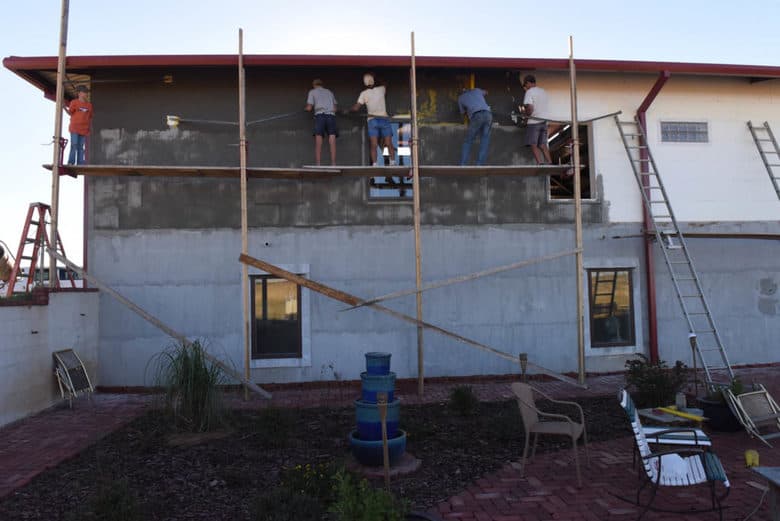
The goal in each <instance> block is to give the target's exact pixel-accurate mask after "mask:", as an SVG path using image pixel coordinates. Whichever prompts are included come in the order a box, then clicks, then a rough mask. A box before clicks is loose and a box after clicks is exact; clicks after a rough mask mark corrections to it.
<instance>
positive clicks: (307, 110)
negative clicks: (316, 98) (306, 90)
mask: <svg viewBox="0 0 780 521" xmlns="http://www.w3.org/2000/svg"><path fill="white" fill-rule="evenodd" d="M313 108H314V105H312V104H311V103H307V104H306V106H305V107H304V108H303V110H305V111H306V112H311V110H312V109H313Z"/></svg>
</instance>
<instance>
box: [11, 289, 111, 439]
mask: <svg viewBox="0 0 780 521" xmlns="http://www.w3.org/2000/svg"><path fill="white" fill-rule="evenodd" d="M99 300H100V295H99V294H98V293H96V292H88V293H51V294H50V295H49V305H48V306H30V307H24V306H22V307H0V425H5V424H6V423H9V422H12V421H14V420H18V419H20V418H23V417H25V416H28V415H30V414H33V413H36V412H38V411H40V410H42V409H45V408H46V407H49V406H51V405H53V404H54V403H56V402H57V401H58V400H60V391H59V387H58V386H57V381H56V378H55V377H54V373H53V371H54V365H53V361H52V356H51V354H52V353H53V352H54V351H59V350H61V349H68V348H72V349H74V350H75V351H76V353H77V354H78V355H79V357H80V358H81V360H82V361H83V362H84V365H85V367H86V369H87V372H88V373H89V376H90V378H92V383H93V385H95V384H96V381H95V377H96V376H97V374H96V373H97V367H98V342H99V334H98V328H99V324H100V305H99Z"/></svg>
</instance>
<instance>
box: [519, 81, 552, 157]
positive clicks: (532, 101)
mask: <svg viewBox="0 0 780 521" xmlns="http://www.w3.org/2000/svg"><path fill="white" fill-rule="evenodd" d="M523 89H525V98H523V104H522V105H521V106H520V112H521V113H522V114H523V115H524V116H525V117H526V118H528V126H527V127H526V129H525V144H526V145H527V146H530V147H531V152H533V154H534V159H536V163H537V164H539V165H543V164H552V159H551V158H550V148H549V147H548V146H547V121H545V120H544V119H539V118H546V117H548V116H547V92H545V90H544V89H543V88H541V87H537V85H536V76H534V75H533V74H528V75H526V76H525V77H524V78H523ZM533 116H536V117H533Z"/></svg>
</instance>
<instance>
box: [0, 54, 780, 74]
mask: <svg viewBox="0 0 780 521" xmlns="http://www.w3.org/2000/svg"><path fill="white" fill-rule="evenodd" d="M416 60H417V66H418V67H432V68H439V67H442V68H445V67H446V68H469V69H494V68H498V69H525V70H529V69H553V70H555V69H557V70H564V69H567V68H568V60H567V59H562V58H561V59H556V58H550V59H545V58H541V59H540V58H468V57H446V56H418V57H417V58H416ZM410 61H411V58H410V57H409V56H336V55H246V56H244V63H245V64H246V65H247V66H250V67H251V66H280V67H284V66H290V67H295V66H312V67H408V66H410V65H411V64H410ZM237 64H238V56H237V55H235V54H214V55H136V56H70V57H68V60H67V67H68V68H69V69H101V68H121V67H231V66H232V67H235V66H236V65H237ZM575 64H576V66H577V70H578V71H583V72H585V71H599V72H653V73H657V72H658V71H660V70H668V71H670V72H672V73H677V74H706V75H717V76H745V77H766V78H777V77H780V67H773V66H765V65H733V64H715V63H712V64H710V63H682V62H645V61H620V60H575ZM3 65H4V66H5V67H6V68H7V69H10V70H12V71H14V72H17V73H19V72H20V71H24V70H42V69H43V70H56V68H57V58H56V57H55V56H46V57H18V56H10V57H8V58H5V59H4V60H3Z"/></svg>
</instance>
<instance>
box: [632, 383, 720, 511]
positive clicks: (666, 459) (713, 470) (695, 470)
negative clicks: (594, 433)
mask: <svg viewBox="0 0 780 521" xmlns="http://www.w3.org/2000/svg"><path fill="white" fill-rule="evenodd" d="M618 400H619V401H620V406H621V407H623V410H625V411H626V414H627V415H628V419H629V421H630V422H631V429H632V430H633V431H634V439H635V441H636V447H637V450H638V452H639V456H640V458H641V460H642V471H640V472H639V479H640V482H641V484H640V486H639V488H638V489H637V492H636V499H635V500H633V501H632V500H630V499H627V498H622V497H620V496H617V497H620V499H624V500H625V501H629V502H630V503H633V504H635V505H637V506H638V507H640V508H642V511H641V512H640V513H639V517H638V518H637V521H638V520H639V519H642V516H644V515H645V513H646V512H647V511H648V510H653V511H658V512H674V513H677V514H689V513H695V512H713V511H717V512H718V516H719V518H720V519H721V521H722V519H723V505H722V501H723V500H724V499H726V496H728V494H729V491H730V490H731V487H730V484H729V480H728V478H727V477H726V472H725V470H723V465H721V463H720V460H719V459H718V457H717V456H716V455H715V453H714V452H711V451H709V450H706V449H705V448H704V447H701V446H684V447H677V448H675V449H674V450H663V451H658V452H653V451H652V450H651V449H650V444H649V442H648V440H647V438H646V437H645V434H644V432H643V430H642V427H641V424H640V423H639V415H638V414H637V411H636V408H635V407H634V403H633V401H632V400H631V397H630V396H629V394H628V392H626V390H625V389H622V390H621V391H620V392H619V393H618ZM669 430H675V431H676V430H682V429H669ZM688 430H695V429H688ZM717 482H721V483H722V485H723V488H724V492H722V493H721V494H720V495H718V494H716V490H715V485H716V483H717ZM705 483H706V484H707V485H709V489H710V499H711V508H709V509H706V510H667V509H662V508H656V507H653V506H652V503H653V500H654V499H655V497H656V494H657V492H658V488H659V487H662V486H663V487H689V486H694V485H699V484H705ZM647 485H652V488H651V489H650V498H649V500H648V501H647V502H646V503H643V502H642V501H641V494H642V491H643V490H644V489H645V487H647Z"/></svg>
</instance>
